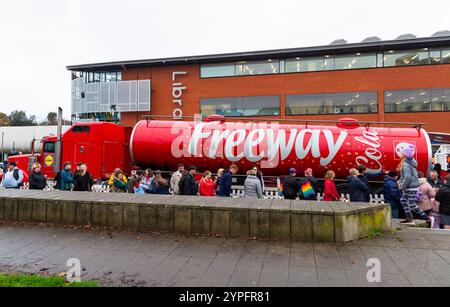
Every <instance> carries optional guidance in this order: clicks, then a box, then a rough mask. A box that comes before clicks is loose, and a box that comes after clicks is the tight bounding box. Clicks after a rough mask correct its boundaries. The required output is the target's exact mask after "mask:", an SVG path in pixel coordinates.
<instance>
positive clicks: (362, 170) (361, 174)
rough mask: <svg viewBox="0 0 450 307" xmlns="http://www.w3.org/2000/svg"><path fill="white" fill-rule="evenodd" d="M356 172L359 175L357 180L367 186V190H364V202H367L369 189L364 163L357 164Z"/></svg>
mask: <svg viewBox="0 0 450 307" xmlns="http://www.w3.org/2000/svg"><path fill="white" fill-rule="evenodd" d="M358 173H359V175H358V178H359V180H361V181H362V182H363V183H364V184H365V185H366V186H367V187H368V188H369V190H368V191H367V192H366V194H365V198H364V201H365V202H369V201H370V193H371V191H370V184H369V177H368V176H367V167H365V166H364V165H359V166H358Z"/></svg>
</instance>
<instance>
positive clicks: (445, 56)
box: [442, 49, 450, 64]
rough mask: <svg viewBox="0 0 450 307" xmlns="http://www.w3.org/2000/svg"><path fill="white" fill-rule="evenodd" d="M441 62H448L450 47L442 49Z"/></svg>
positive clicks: (449, 60)
mask: <svg viewBox="0 0 450 307" xmlns="http://www.w3.org/2000/svg"><path fill="white" fill-rule="evenodd" d="M442 64H450V49H444V50H442Z"/></svg>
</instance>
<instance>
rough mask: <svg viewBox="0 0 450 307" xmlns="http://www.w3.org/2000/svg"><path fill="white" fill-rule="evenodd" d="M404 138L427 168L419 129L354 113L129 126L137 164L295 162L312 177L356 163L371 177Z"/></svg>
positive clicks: (283, 168) (272, 169)
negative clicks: (295, 120) (317, 120)
mask: <svg viewBox="0 0 450 307" xmlns="http://www.w3.org/2000/svg"><path fill="white" fill-rule="evenodd" d="M407 144H413V145H414V146H415V147H416V152H415V158H416V160H417V161H418V163H419V167H418V169H419V170H420V171H423V172H427V171H428V169H429V168H430V167H431V158H432V151H431V143H430V139H429V137H428V134H427V132H426V131H425V130H424V129H421V128H386V127H373V126H370V125H368V126H361V125H360V124H359V123H358V122H357V121H356V120H353V119H342V120H340V121H338V122H337V124H336V125H334V126H326V125H306V124H305V125H293V124H272V123H237V122H225V121H224V120H223V119H220V118H218V119H217V120H216V119H215V118H214V117H212V118H210V120H209V121H207V122H198V123H196V122H184V121H182V122H176V121H156V120H155V121H154V120H147V121H145V120H144V121H140V122H139V123H137V124H136V126H135V127H134V130H133V133H132V135H131V140H130V153H131V157H132V160H133V162H134V163H135V164H136V165H139V166H140V167H151V168H160V169H171V170H173V169H176V168H177V165H178V163H180V162H182V163H184V164H185V165H186V166H188V165H195V166H197V167H198V168H199V170H200V171H204V170H211V171H213V172H216V171H217V170H218V169H219V168H227V167H229V166H230V165H231V164H236V165H237V166H238V167H239V168H240V173H242V174H245V172H246V171H247V170H248V169H250V168H252V167H254V166H255V165H256V166H258V167H259V168H261V170H262V172H263V173H264V175H273V176H279V175H283V174H287V172H288V169H289V168H291V167H295V168H296V169H298V170H299V171H300V172H303V171H304V170H305V169H306V168H312V169H313V171H314V174H316V176H317V177H320V176H322V174H323V173H324V172H325V171H326V170H327V169H331V170H333V171H334V172H335V173H336V177H337V178H340V179H345V178H347V176H348V172H349V169H351V168H354V167H357V166H359V165H364V166H366V167H367V171H368V173H369V174H371V175H374V176H375V177H376V176H380V175H382V174H384V173H385V172H386V171H389V170H392V169H393V170H395V169H397V167H398V165H399V163H400V155H399V153H400V150H401V149H402V147H404V146H406V145H407Z"/></svg>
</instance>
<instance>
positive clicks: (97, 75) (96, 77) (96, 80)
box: [94, 72, 100, 82]
mask: <svg viewBox="0 0 450 307" xmlns="http://www.w3.org/2000/svg"><path fill="white" fill-rule="evenodd" d="M94 82H100V73H98V72H96V73H95V74H94Z"/></svg>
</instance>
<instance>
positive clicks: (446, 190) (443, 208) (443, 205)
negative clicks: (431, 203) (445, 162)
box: [436, 175, 450, 229]
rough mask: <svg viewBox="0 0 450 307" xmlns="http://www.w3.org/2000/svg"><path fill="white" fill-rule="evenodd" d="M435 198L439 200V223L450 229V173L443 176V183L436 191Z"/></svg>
mask: <svg viewBox="0 0 450 307" xmlns="http://www.w3.org/2000/svg"><path fill="white" fill-rule="evenodd" d="M436 200H437V201H438V202H439V214H440V215H441V224H442V225H444V228H445V229H450V175H448V176H447V177H445V183H444V185H443V186H442V187H441V188H440V189H439V191H438V192H437V193H436Z"/></svg>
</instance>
